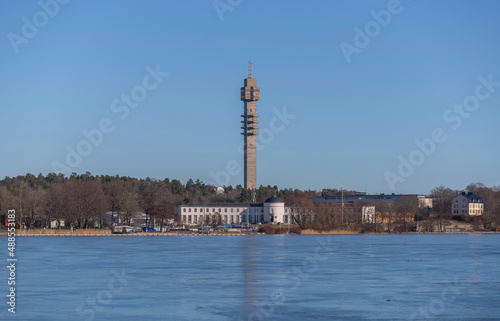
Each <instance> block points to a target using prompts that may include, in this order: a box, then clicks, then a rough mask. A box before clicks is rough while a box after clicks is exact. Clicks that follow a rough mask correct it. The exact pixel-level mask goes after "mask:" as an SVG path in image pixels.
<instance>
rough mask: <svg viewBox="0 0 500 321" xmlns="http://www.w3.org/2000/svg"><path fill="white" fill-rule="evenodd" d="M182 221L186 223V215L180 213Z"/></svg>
mask: <svg viewBox="0 0 500 321" xmlns="http://www.w3.org/2000/svg"><path fill="white" fill-rule="evenodd" d="M182 221H183V222H184V223H186V215H182Z"/></svg>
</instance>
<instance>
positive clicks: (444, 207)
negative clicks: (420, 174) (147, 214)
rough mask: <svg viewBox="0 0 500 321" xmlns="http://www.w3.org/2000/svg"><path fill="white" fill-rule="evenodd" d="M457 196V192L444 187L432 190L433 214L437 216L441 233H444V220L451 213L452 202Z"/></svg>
mask: <svg viewBox="0 0 500 321" xmlns="http://www.w3.org/2000/svg"><path fill="white" fill-rule="evenodd" d="M456 195H457V192H456V191H453V190H451V189H450V188H447V187H444V186H438V187H435V188H433V189H432V190H431V193H430V197H431V198H432V199H433V202H432V209H433V214H435V215H436V216H437V219H438V224H439V231H440V232H443V228H444V227H443V220H444V218H445V217H446V215H447V214H450V213H451V202H452V200H453V198H454V197H455V196H456Z"/></svg>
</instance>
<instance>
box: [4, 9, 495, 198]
mask: <svg viewBox="0 0 500 321" xmlns="http://www.w3.org/2000/svg"><path fill="white" fill-rule="evenodd" d="M60 1H61V2H63V1H62V0H60ZM66 2H67V3H65V4H59V3H57V5H54V3H56V2H54V1H53V0H42V1H41V3H46V5H43V7H45V11H43V10H44V9H43V8H42V6H41V5H40V3H39V2H38V1H33V0H30V1H2V2H0V33H1V35H2V42H1V48H0V49H1V57H2V59H1V62H0V63H1V69H0V70H1V72H0V88H1V90H0V111H1V114H0V115H1V125H0V134H1V137H2V140H1V144H0V148H1V161H0V164H1V167H0V176H1V177H3V176H16V175H20V174H26V173H28V172H29V173H33V174H35V175H37V174H38V173H42V174H44V175H46V174H47V173H49V172H53V171H54V166H60V165H63V166H66V167H67V168H66V170H68V168H69V169H70V170H72V171H75V172H78V173H84V172H85V171H90V172H91V173H93V174H110V175H114V174H119V175H128V176H134V177H148V176H149V177H154V178H158V179H163V178H165V177H169V178H171V179H173V178H176V179H180V180H181V181H183V182H185V181H186V180H187V179H189V178H193V179H197V178H199V179H201V180H202V181H204V182H206V183H216V184H217V183H221V182H222V183H228V184H231V185H237V184H242V181H243V175H242V172H241V168H242V167H243V156H242V155H241V154H240V152H239V145H240V144H241V142H242V140H243V136H242V135H241V134H240V133H241V129H240V126H241V124H240V121H241V117H240V115H241V114H242V111H243V103H242V102H241V101H240V97H239V94H240V87H241V86H242V85H243V79H244V78H245V77H246V76H247V63H248V61H249V60H250V59H252V60H253V63H254V77H255V78H257V81H258V85H259V86H260V88H261V101H260V102H259V103H258V112H259V114H260V115H261V118H260V121H261V124H260V128H261V132H262V135H261V136H260V138H259V140H260V143H261V144H260V145H261V146H260V147H261V150H260V151H259V152H258V177H257V182H258V185H261V184H262V185H278V186H279V187H280V188H282V187H292V188H300V189H317V190H319V189H322V188H327V187H328V188H340V185H341V184H342V183H344V186H345V188H347V189H354V190H360V191H367V192H369V193H383V192H385V193H388V192H393V191H394V192H397V193H428V192H429V191H430V190H431V189H432V188H433V187H435V186H438V185H445V186H449V187H451V188H456V189H460V188H464V187H465V186H466V185H467V184H469V183H471V182H483V183H484V184H486V185H488V186H492V185H500V170H499V164H500V161H499V159H500V139H499V138H500V126H499V121H500V108H499V107H500V86H499V85H500V84H498V83H497V82H500V63H499V62H500V60H499V57H500V41H499V31H500V19H499V18H498V17H499V13H500V2H499V1H494V0H492V1H481V2H477V1H451V0H450V1H430V0H429V1H424V0H419V1H408V0H406V1H405V0H402V1H401V2H399V4H398V3H396V2H394V1H373V0H371V1H348V0H345V1H331V0H317V1H295V0H286V1H285V0H283V1H268V0H242V1H237V0H231V1H228V0H221V1H219V2H215V4H217V5H218V7H217V8H216V7H215V6H214V1H212V0H189V1H179V0H176V1H128V0H115V1H95V0H86V1H78V0H71V1H67V0H66ZM227 3H231V4H227ZM224 4H225V6H224ZM372 11H373V12H372ZM388 14H390V16H389V15H388ZM367 34H368V35H367ZM348 60H350V62H348ZM148 68H149V71H148V70H147V69H148ZM157 69H158V70H157ZM155 70H156V71H155ZM167 72H168V76H166V73H167ZM151 74H153V75H155V77H156V78H154V77H152V76H151ZM147 75H150V76H147ZM146 76H147V79H146V83H145V84H143V80H144V77H146ZM480 77H482V81H481V80H479V78H480ZM489 77H490V79H489ZM145 86H147V87H148V88H149V89H145ZM153 87H154V88H153ZM122 95H125V96H124V97H127V96H131V95H132V96H135V97H136V98H137V99H139V100H140V101H139V100H138V101H130V100H129V105H127V104H126V103H125V102H122V101H121V100H122V97H123V96H122ZM132 99H133V98H132ZM134 103H136V104H137V105H135V104H134ZM464 103H465V104H466V105H467V106H468V107H467V108H469V109H465V107H463V106H462V107H460V106H457V107H455V108H456V109H453V108H454V105H455V104H457V105H463V104H464ZM131 106H134V107H135V108H131ZM280 113H287V114H290V115H292V116H283V115H282V116H281V118H280V117H279V116H278V114H280ZM292 117H293V118H292ZM273 119H274V120H273ZM101 125H102V126H103V129H104V130H105V131H107V133H103V134H102V138H101V136H100V135H99V134H95V135H94V136H93V140H94V143H95V144H94V143H92V142H89V139H87V138H86V137H85V136H84V134H83V133H82V131H85V130H86V131H89V132H93V133H96V130H95V129H99V128H100V126H101ZM92 130H94V131H92ZM99 130H101V129H99ZM433 132H434V136H435V137H434V140H433V142H432V143H429V139H433ZM264 134H265V135H264ZM415 140H419V141H421V142H427V144H424V146H423V147H418V145H417V144H416V143H415ZM433 145H435V147H434V146H433ZM89 146H90V147H89ZM68 148H69V150H74V151H75V152H74V153H79V152H78V150H80V154H78V155H79V156H77V157H80V158H81V159H80V160H78V159H77V157H75V156H74V155H72V157H69V162H68V161H67V160H66V158H68V153H69V152H68ZM422 150H423V151H422ZM75 159H76V160H75ZM406 162H408V163H406ZM401 164H405V165H401ZM408 164H409V166H408ZM412 164H413V165H412ZM69 165H75V166H69ZM228 167H229V171H227V169H226V168H228ZM398 167H400V168H399V169H398ZM412 168H413V169H412ZM238 169H239V170H240V171H239V172H238ZM221 171H225V172H226V173H225V174H221V173H220V172H221ZM211 172H212V173H217V177H218V181H216V180H215V179H214V178H213V177H212V176H213V175H210V173H211ZM217 185H219V184H217Z"/></svg>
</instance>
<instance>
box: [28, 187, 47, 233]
mask: <svg viewBox="0 0 500 321" xmlns="http://www.w3.org/2000/svg"><path fill="white" fill-rule="evenodd" d="M46 202H47V191H46V190H44V189H42V188H41V187H36V188H34V189H28V192H27V193H26V214H27V215H26V216H27V219H28V228H32V227H35V226H34V225H35V221H36V219H40V218H41V217H42V214H43V213H44V212H45V211H44V208H45V206H46Z"/></svg>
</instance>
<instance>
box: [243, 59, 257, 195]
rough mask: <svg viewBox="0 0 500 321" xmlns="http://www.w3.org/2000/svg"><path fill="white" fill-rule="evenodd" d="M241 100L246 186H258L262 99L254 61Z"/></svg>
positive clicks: (249, 65)
mask: <svg viewBox="0 0 500 321" xmlns="http://www.w3.org/2000/svg"><path fill="white" fill-rule="evenodd" d="M241 100H242V101H243V102H244V103H245V107H244V114H243V115H241V117H243V121H242V124H243V127H241V129H243V133H241V134H242V135H243V137H244V141H245V146H244V150H245V156H244V157H245V158H244V161H245V173H244V176H245V177H244V180H245V186H244V187H245V188H248V189H256V188H257V135H259V133H257V129H259V127H257V124H258V123H259V122H258V121H257V120H258V118H259V115H257V102H258V101H259V100H260V88H259V87H257V79H255V78H253V77H252V61H250V62H249V63H248V78H247V79H245V86H244V87H242V88H241Z"/></svg>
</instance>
